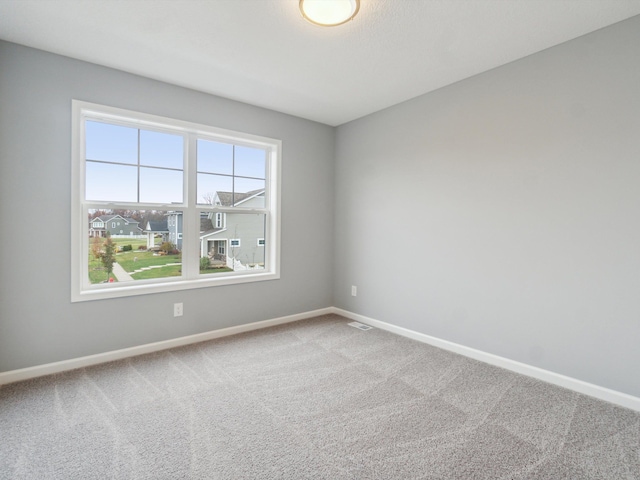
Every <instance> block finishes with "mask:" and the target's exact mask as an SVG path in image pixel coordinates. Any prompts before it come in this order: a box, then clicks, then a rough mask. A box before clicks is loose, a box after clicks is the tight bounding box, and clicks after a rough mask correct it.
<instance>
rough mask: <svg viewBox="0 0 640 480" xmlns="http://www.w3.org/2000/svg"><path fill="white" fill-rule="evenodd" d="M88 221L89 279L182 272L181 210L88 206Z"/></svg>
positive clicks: (112, 279)
mask: <svg viewBox="0 0 640 480" xmlns="http://www.w3.org/2000/svg"><path fill="white" fill-rule="evenodd" d="M88 221H89V263H88V269H89V271H88V272H87V273H88V276H89V281H90V283H92V284H93V283H123V282H133V281H136V280H148V279H153V278H167V277H176V276H181V275H182V258H181V253H180V250H181V248H182V212H181V211H160V210H89V218H88ZM109 257H111V259H112V260H113V263H110V262H109Z"/></svg>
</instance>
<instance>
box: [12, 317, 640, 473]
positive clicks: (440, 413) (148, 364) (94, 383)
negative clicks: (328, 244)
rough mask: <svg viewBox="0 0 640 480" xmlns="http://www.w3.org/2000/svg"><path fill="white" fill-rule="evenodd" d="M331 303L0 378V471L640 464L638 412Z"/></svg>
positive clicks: (484, 469)
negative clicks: (186, 342)
mask: <svg viewBox="0 0 640 480" xmlns="http://www.w3.org/2000/svg"><path fill="white" fill-rule="evenodd" d="M347 323H348V321H347V320H345V319H344V318H341V317H338V316H335V315H328V316H324V317H320V318H317V319H312V320H305V321H301V322H297V323H292V324H288V325H284V326H280V327H275V328H270V329H266V330H260V331H256V332H251V333H246V334H242V335H237V336H234V337H227V338H223V339H219V340H214V341H210V342H205V343H200V344H197V345H193V346H189V347H183V348H178V349H174V350H169V351H164V352H160V353H155V354H150V355H145V356H141V357H136V358H132V359H128V360H123V361H119V362H113V363H109V364H104V365H100V366H96V367H91V368H86V369H82V370H76V371H73V372H69V373H65V374H59V375H53V376H49V377H44V378H40V379H35V380H31V381H27V382H22V383H16V384H11V385H5V386H3V387H0V478H2V479H30V480H31V479H65V480H66V479H82V480H86V479H109V478H113V479H243V478H247V479H254V478H255V479H278V478H286V479H305V478H309V479H323V478H324V479H467V478H468V479H580V480H584V479H607V480H610V479H640V414H639V413H636V412H633V411H630V410H626V409H624V408H620V407H616V406H614V405H611V404H608V403H605V402H601V401H598V400H594V399H592V398H589V397H586V396H583V395H580V394H577V393H574V392H571V391H568V390H564V389H561V388H558V387H555V386H552V385H548V384H545V383H542V382H539V381H536V380H532V379H530V378H528V377H524V376H520V375H517V374H514V373H511V372H509V371H505V370H501V369H499V368H496V367H492V366H489V365H486V364H483V363H480V362H477V361H475V360H470V359H467V358H465V357H462V356H459V355H455V354H452V353H449V352H446V351H443V350H439V349H437V348H434V347H431V346H428V345H424V344H421V343H418V342H415V341H412V340H408V339H406V338H403V337H399V336H395V335H393V334H390V333H387V332H384V331H381V330H377V329H373V330H369V331H360V330H357V329H355V328H353V327H350V326H348V325H347Z"/></svg>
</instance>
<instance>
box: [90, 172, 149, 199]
mask: <svg viewBox="0 0 640 480" xmlns="http://www.w3.org/2000/svg"><path fill="white" fill-rule="evenodd" d="M137 193H138V168H137V167H135V166H128V165H114V164H111V163H98V162H87V163H86V195H85V196H86V199H87V200H98V201H110V202H137V201H138V198H137Z"/></svg>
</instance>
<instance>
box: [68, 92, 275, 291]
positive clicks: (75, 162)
mask: <svg viewBox="0 0 640 480" xmlns="http://www.w3.org/2000/svg"><path fill="white" fill-rule="evenodd" d="M86 118H91V119H94V120H104V121H108V122H110V123H118V122H124V123H125V124H126V125H131V124H136V125H138V126H139V128H149V129H155V130H167V129H168V131H171V132H173V133H176V132H183V134H184V135H191V137H189V141H188V142H185V143H186V145H185V153H186V155H187V158H188V161H187V164H186V165H185V168H184V192H185V197H186V198H185V200H186V201H185V203H183V204H180V205H174V204H172V205H161V204H131V207H132V208H137V209H140V210H142V209H148V208H154V209H157V210H162V209H165V210H180V211H182V212H183V215H184V218H183V221H184V224H183V231H185V232H186V231H196V230H197V227H196V225H198V224H199V218H200V212H201V211H203V210H211V211H213V212H216V211H221V212H233V211H234V209H229V208H221V207H216V206H211V207H205V206H203V205H197V204H196V189H195V185H196V168H195V151H196V150H195V143H196V137H195V136H194V135H197V136H198V138H207V137H209V138H211V139H212V140H218V141H220V140H226V141H228V142H231V143H234V144H236V145H246V146H254V147H261V148H267V149H268V155H269V158H268V161H267V180H266V182H267V185H266V186H267V189H266V194H265V208H263V209H261V208H252V209H243V210H242V211H245V212H252V213H263V214H265V215H266V228H265V230H266V232H265V237H266V238H269V239H272V241H270V242H267V243H268V244H269V246H268V248H265V266H266V267H268V268H265V269H264V270H260V271H255V270H251V271H248V272H247V271H242V272H229V273H225V274H224V275H222V274H215V276H214V275H212V276H207V275H200V273H199V264H198V261H199V258H200V256H199V250H200V246H199V245H198V244H197V242H193V241H192V240H190V241H188V242H183V249H182V259H183V267H182V270H183V274H182V275H183V276H182V277H180V278H177V277H169V278H164V279H154V280H139V281H136V282H135V283H110V284H94V285H91V284H89V279H88V275H87V270H88V267H87V265H88V263H87V262H88V252H89V222H87V211H88V210H89V209H90V208H109V202H93V201H92V202H87V201H85V200H84V198H85V191H84V188H85V187H84V181H85V170H84V165H85V162H84V158H85V152H84V144H83V143H82V140H83V139H84V121H85V119H86ZM71 130H72V169H71V170H72V173H71V181H72V189H71V205H72V206H71V208H72V212H71V214H72V215H71V301H72V302H81V301H87V300H99V299H107V298H119V297H128V296H134V295H143V294H151V293H160V292H170V291H179V290H188V289H193V288H203V287H213V286H220V285H234V284H240V283H249V282H256V281H263V280H275V279H279V278H280V198H281V195H280V178H281V168H280V156H281V151H282V142H281V141H280V140H277V139H272V138H268V137H262V136H257V135H251V134H247V133H242V132H235V131H231V130H225V129H221V128H217V127H212V126H208V125H202V124H197V123H192V122H186V121H182V120H175V119H171V118H166V117H160V116H156V115H150V114H146V113H140V112H134V111H130V110H124V109H120V108H115V107H108V106H103V105H98V104H93V103H88V102H83V101H79V100H72V127H71ZM189 186H191V188H189ZM117 205H119V206H120V205H127V203H126V202H122V203H118V204H117ZM235 211H238V210H237V209H236V210H235ZM192 227H193V228H192ZM189 238H192V237H189ZM192 257H193V258H192Z"/></svg>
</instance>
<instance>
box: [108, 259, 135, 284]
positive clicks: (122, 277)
mask: <svg viewBox="0 0 640 480" xmlns="http://www.w3.org/2000/svg"><path fill="white" fill-rule="evenodd" d="M113 276H114V277H116V278H117V279H118V281H119V282H132V281H133V277H132V276H131V275H129V274H128V273H127V272H125V271H124V268H122V267H121V266H120V264H119V263H118V262H114V264H113Z"/></svg>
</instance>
